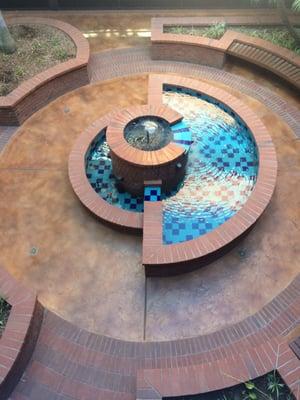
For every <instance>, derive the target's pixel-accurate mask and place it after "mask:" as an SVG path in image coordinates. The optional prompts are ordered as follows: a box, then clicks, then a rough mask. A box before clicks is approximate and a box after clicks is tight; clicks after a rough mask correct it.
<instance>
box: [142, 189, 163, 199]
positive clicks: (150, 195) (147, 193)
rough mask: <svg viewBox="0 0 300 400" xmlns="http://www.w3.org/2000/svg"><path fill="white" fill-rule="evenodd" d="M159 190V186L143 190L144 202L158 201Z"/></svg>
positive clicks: (159, 196) (159, 197)
mask: <svg viewBox="0 0 300 400" xmlns="http://www.w3.org/2000/svg"><path fill="white" fill-rule="evenodd" d="M160 200H161V188H160V187H159V186H147V187H145V190H144V201H160Z"/></svg>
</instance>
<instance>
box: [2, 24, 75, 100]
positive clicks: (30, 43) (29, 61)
mask: <svg viewBox="0 0 300 400" xmlns="http://www.w3.org/2000/svg"><path fill="white" fill-rule="evenodd" d="M9 29H10V32H11V34H12V36H13V38H14V39H15V41H16V45H17V50H16V52H15V53H13V54H3V53H0V96H6V95H7V94H8V93H10V92H11V91H12V90H14V89H15V88H16V87H17V86H18V85H19V84H20V83H22V82H23V81H25V80H26V79H29V78H31V77H33V76H34V75H36V74H38V73H39V72H42V71H44V70H46V69H48V68H50V67H53V66H54V65H56V64H59V63H61V62H64V61H67V60H69V59H70V58H74V57H75V56H76V47H75V44H74V43H73V41H72V40H71V39H70V38H69V37H68V36H67V35H66V34H65V33H64V32H62V31H60V30H58V29H56V28H54V27H51V26H47V25H37V24H28V25H12V26H10V27H9Z"/></svg>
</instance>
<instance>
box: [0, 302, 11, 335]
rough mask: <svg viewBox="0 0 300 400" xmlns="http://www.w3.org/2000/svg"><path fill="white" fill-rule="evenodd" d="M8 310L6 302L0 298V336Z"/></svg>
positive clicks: (8, 306)
mask: <svg viewBox="0 0 300 400" xmlns="http://www.w3.org/2000/svg"><path fill="white" fill-rule="evenodd" d="M10 308H11V306H10V305H9V304H8V303H7V301H6V300H5V299H4V298H3V297H1V296H0V336H1V332H2V331H3V329H4V327H5V325H6V321H7V319H8V315H9V311H10Z"/></svg>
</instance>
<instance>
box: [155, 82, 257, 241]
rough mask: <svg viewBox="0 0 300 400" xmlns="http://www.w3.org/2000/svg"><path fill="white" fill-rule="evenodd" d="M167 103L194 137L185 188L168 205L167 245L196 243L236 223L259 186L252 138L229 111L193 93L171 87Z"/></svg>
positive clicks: (167, 90) (165, 218) (165, 217)
mask: <svg viewBox="0 0 300 400" xmlns="http://www.w3.org/2000/svg"><path fill="white" fill-rule="evenodd" d="M163 102H164V103H165V104H166V105H168V106H169V107H171V108H173V109H174V110H176V111H178V112H180V113H181V114H182V115H183V117H184V122H185V124H186V125H187V126H188V127H189V129H190V132H191V133H192V140H193V143H192V144H191V146H190V150H189V156H188V165H187V170H186V176H185V178H184V182H183V183H182V185H181V186H180V188H178V190H177V191H176V190H175V191H174V192H173V193H172V194H171V195H170V196H168V197H167V198H166V199H165V200H163V241H164V243H165V244H171V243H179V242H184V241H187V240H191V239H194V238H196V237H199V236H201V235H204V234H205V233H207V232H209V231H211V230H213V229H215V228H216V227H218V226H219V225H221V224H223V223H224V222H225V221H227V220H228V219H229V218H230V217H232V216H233V215H234V214H235V213H236V212H237V211H238V210H239V209H240V208H241V207H242V206H243V204H244V203H245V202H246V200H247V199H248V197H249V195H250V193H251V191H252V189H253V187H254V185H255V182H256V177H257V171H258V154H257V148H256V144H255V141H254V139H253V137H252V134H251V133H250V132H249V130H248V129H247V127H246V126H245V125H244V124H243V123H242V121H241V120H240V119H239V118H238V117H237V116H236V115H234V113H233V112H231V111H230V110H228V109H226V107H224V105H222V104H218V103H217V102H214V101H213V100H212V99H210V98H208V97H207V96H204V95H201V94H198V93H196V92H193V91H191V90H189V89H180V88H174V87H170V86H166V87H165V90H164V94H163Z"/></svg>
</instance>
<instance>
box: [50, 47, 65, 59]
mask: <svg viewBox="0 0 300 400" xmlns="http://www.w3.org/2000/svg"><path fill="white" fill-rule="evenodd" d="M53 54H54V55H55V57H56V58H57V59H58V60H59V61H65V60H67V59H68V52H67V51H66V50H65V49H64V48H62V47H56V48H54V49H53Z"/></svg>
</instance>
